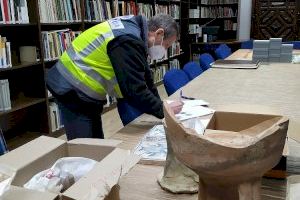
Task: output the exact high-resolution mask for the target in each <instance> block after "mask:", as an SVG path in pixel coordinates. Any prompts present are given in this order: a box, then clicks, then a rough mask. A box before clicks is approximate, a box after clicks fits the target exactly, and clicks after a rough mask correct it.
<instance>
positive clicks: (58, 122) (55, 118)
mask: <svg viewBox="0 0 300 200" xmlns="http://www.w3.org/2000/svg"><path fill="white" fill-rule="evenodd" d="M49 110H50V121H51V131H52V132H54V131H57V130H59V129H61V128H63V127H64V125H63V123H62V119H61V111H60V110H59V108H58V106H57V104H56V103H55V102H50V103H49Z"/></svg>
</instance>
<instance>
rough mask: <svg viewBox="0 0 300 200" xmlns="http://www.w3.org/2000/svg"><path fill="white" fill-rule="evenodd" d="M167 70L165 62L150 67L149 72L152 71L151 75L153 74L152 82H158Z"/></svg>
mask: <svg viewBox="0 0 300 200" xmlns="http://www.w3.org/2000/svg"><path fill="white" fill-rule="evenodd" d="M167 70H168V65H166V64H164V65H160V66H157V67H155V68H152V69H151V72H152V76H153V82H154V83H158V82H160V81H162V80H163V78H164V75H165V74H166V72H167Z"/></svg>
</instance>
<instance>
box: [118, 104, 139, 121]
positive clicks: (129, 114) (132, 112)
mask: <svg viewBox="0 0 300 200" xmlns="http://www.w3.org/2000/svg"><path fill="white" fill-rule="evenodd" d="M117 107H118V112H119V115H120V118H121V121H122V123H123V125H124V126H126V125H127V124H129V123H130V122H131V121H133V120H134V119H135V118H137V117H139V116H140V115H142V114H143V112H141V111H139V110H138V109H136V108H135V107H133V106H131V105H130V104H129V103H128V102H127V101H126V100H124V99H118V103H117Z"/></svg>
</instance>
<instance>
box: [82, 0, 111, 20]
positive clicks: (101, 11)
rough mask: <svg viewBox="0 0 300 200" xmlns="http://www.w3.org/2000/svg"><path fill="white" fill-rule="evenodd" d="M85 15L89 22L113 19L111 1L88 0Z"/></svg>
mask: <svg viewBox="0 0 300 200" xmlns="http://www.w3.org/2000/svg"><path fill="white" fill-rule="evenodd" d="M84 17H85V18H84V19H85V21H87V22H102V21H105V20H107V19H111V18H112V13H111V9H110V2H108V1H105V0H86V1H85V16H84Z"/></svg>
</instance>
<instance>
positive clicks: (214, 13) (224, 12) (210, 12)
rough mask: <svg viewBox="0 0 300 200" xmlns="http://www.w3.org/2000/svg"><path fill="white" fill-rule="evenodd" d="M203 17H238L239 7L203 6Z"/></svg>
mask: <svg viewBox="0 0 300 200" xmlns="http://www.w3.org/2000/svg"><path fill="white" fill-rule="evenodd" d="M200 13H201V18H225V17H237V15H238V11H237V9H232V8H231V7H222V6H218V7H201V12H200Z"/></svg>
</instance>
